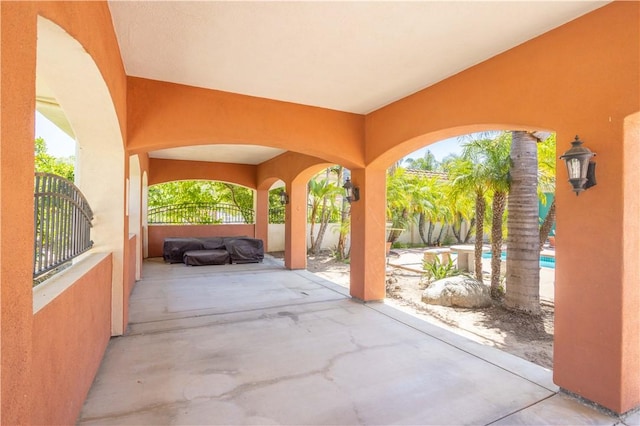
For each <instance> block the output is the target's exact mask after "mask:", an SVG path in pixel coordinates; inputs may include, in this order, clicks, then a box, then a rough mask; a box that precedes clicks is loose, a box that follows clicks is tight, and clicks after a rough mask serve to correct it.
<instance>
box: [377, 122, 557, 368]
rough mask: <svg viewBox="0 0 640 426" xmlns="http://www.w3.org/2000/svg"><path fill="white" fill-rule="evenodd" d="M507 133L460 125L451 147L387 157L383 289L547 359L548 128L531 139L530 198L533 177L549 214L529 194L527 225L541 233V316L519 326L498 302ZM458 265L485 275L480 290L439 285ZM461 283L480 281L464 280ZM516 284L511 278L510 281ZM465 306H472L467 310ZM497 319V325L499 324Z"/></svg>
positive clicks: (493, 340)
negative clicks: (438, 152) (530, 220)
mask: <svg viewBox="0 0 640 426" xmlns="http://www.w3.org/2000/svg"><path fill="white" fill-rule="evenodd" d="M511 136H512V133H511V132H499V131H489V132H480V133H474V134H471V135H461V136H458V137H455V138H452V140H454V141H457V144H455V145H456V146H455V147H454V148H451V153H452V155H449V156H446V155H445V156H441V157H440V158H439V159H438V158H435V156H433V155H432V154H431V153H430V152H429V148H430V147H431V146H436V147H437V144H435V145H427V146H426V147H425V148H424V150H423V151H422V152H421V154H420V156H416V155H415V154H414V155H409V156H405V157H400V160H399V161H397V162H394V163H392V165H391V167H389V169H388V171H387V188H386V194H387V204H386V208H387V212H386V218H387V229H386V235H385V236H386V240H387V242H388V243H391V244H393V246H392V247H393V248H392V249H391V253H390V255H389V256H388V258H387V266H388V267H387V274H386V277H387V278H386V292H387V297H389V298H391V299H392V300H395V301H398V302H399V303H401V304H405V305H406V306H410V307H413V308H416V309H417V310H418V312H421V313H422V314H425V313H428V314H429V315H430V316H431V320H435V321H438V322H440V323H441V325H444V326H451V324H457V325H456V326H455V328H458V331H460V332H462V333H463V334H464V333H471V334H472V335H473V334H475V335H476V336H478V335H480V336H482V334H483V333H485V335H484V337H481V338H480V340H481V341H483V342H484V343H488V344H490V345H493V346H496V347H499V348H503V349H505V350H512V351H514V353H515V354H517V355H519V356H521V357H524V358H527V359H529V360H531V361H533V362H537V363H539V364H541V365H543V366H545V367H548V368H550V367H552V351H553V348H552V342H553V292H554V280H555V274H554V269H551V268H548V267H549V266H551V267H555V256H554V252H553V247H551V245H550V242H549V240H548V236H549V229H546V228H547V227H546V226H543V225H545V224H551V225H552V224H553V219H554V209H555V207H553V199H552V195H553V194H554V192H555V165H556V159H557V154H556V148H555V134H552V135H548V134H546V135H544V140H541V141H538V140H537V139H536V140H535V141H534V142H533V147H534V153H535V154H536V157H537V162H536V163H534V165H535V168H534V170H533V176H534V177H535V178H536V180H535V181H534V182H533V187H532V188H533V194H534V195H533V198H534V199H538V197H536V196H535V193H536V187H537V190H538V193H539V195H540V197H539V198H540V201H539V202H538V203H539V205H543V206H548V207H550V208H548V209H547V210H548V211H550V212H551V214H545V215H540V214H539V209H538V207H539V206H538V204H536V206H535V207H536V212H535V213H536V216H535V222H534V224H533V225H532V228H531V230H530V232H531V233H535V237H536V240H537V241H538V244H536V249H535V251H534V255H535V256H536V259H538V258H541V259H543V260H545V261H547V262H548V263H547V262H542V263H541V264H540V265H541V266H538V263H537V261H536V264H535V265H536V266H535V268H536V269H537V271H538V272H539V274H540V275H539V281H538V284H537V285H538V287H537V288H536V297H537V299H536V305H538V306H539V308H538V312H537V314H540V316H538V317H535V320H534V317H532V318H531V320H530V321H528V323H527V321H523V325H521V326H520V327H513V325H512V324H510V323H513V322H514V318H515V319H517V318H518V315H519V314H516V313H513V312H512V311H511V310H513V309H514V307H509V308H510V310H506V309H504V305H505V304H507V303H508V299H507V298H508V292H509V285H508V277H507V275H508V271H507V266H506V265H507V262H506V261H505V259H506V258H507V257H508V252H509V251H508V250H507V247H508V241H507V239H508V232H507V229H508V221H507V217H508V213H509V209H508V195H509V191H510V188H511V183H512V179H513V175H514V171H513V166H512V165H513V162H514V160H513V158H512V155H513V153H512V154H511V156H510V152H511V148H512V140H511ZM414 142H415V141H414ZM536 147H537V149H536ZM425 150H426V151H425ZM401 155H402V154H401ZM545 193H546V194H545ZM545 219H546V220H545ZM477 235H480V237H479V238H478V237H477ZM540 249H542V251H540ZM514 250H517V249H515V248H514ZM514 252H515V251H514ZM492 253H496V255H492ZM501 254H502V256H501ZM460 275H467V276H469V277H472V278H475V280H474V281H473V282H475V283H482V285H481V287H478V288H479V290H474V291H479V292H480V295H481V296H482V297H479V296H478V295H475V294H472V295H473V297H469V298H468V300H463V299H464V298H462V297H460V296H459V295H458V294H455V295H454V296H453V297H452V296H451V293H450V292H451V291H457V292H461V291H465V292H468V291H469V289H468V288H465V287H464V286H463V287H461V289H456V288H455V287H450V288H449V287H445V286H444V284H443V283H442V282H440V281H439V280H442V279H444V280H445V281H447V280H450V281H452V284H447V285H454V284H455V286H460V285H461V284H460V283H459V282H458V281H466V278H462V277H460ZM456 276H457V278H452V277H456ZM492 284H493V285H495V288H496V289H497V292H496V293H493V292H492ZM465 285H466V286H472V287H474V288H476V287H477V284H472V282H471V281H469V284H465ZM516 286H517V283H514V284H513V285H512V288H514V287H516ZM452 288H454V290H451V289H452ZM505 292H506V293H507V294H506V295H505ZM492 293H493V300H492V297H491V295H492ZM436 294H437V296H435V295H436ZM505 297H507V298H505ZM540 299H542V300H540ZM445 306H447V307H445ZM470 307H477V308H478V309H477V310H476V311H475V312H473V314H472V315H471V314H470V313H471V312H472V310H469V309H468V308H470ZM461 308H464V309H462V310H461ZM524 318H526V317H524ZM501 327H502V328H503V330H502V331H501V332H499V333H496V330H497V329H500V328H501Z"/></svg>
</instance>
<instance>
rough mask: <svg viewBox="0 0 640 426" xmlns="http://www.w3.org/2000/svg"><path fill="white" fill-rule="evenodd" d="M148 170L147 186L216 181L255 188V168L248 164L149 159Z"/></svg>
mask: <svg viewBox="0 0 640 426" xmlns="http://www.w3.org/2000/svg"><path fill="white" fill-rule="evenodd" d="M214 149H215V148H214ZM149 170H150V172H149V185H155V184H158V183H164V182H171V181H174V180H216V181H221V182H229V183H233V184H237V185H242V186H246V187H247V188H256V166H253V165H249V164H230V163H210V162H206V161H180V160H164V159H159V158H151V159H149Z"/></svg>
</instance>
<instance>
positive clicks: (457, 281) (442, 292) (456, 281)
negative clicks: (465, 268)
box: [422, 275, 491, 308]
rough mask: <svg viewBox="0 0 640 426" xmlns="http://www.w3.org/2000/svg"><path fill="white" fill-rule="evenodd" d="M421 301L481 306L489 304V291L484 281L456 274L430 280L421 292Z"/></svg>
mask: <svg viewBox="0 0 640 426" xmlns="http://www.w3.org/2000/svg"><path fill="white" fill-rule="evenodd" d="M422 301H423V302H424V303H429V304H431V305H442V306H456V307H460V308H483V307H486V306H489V305H490V304H491V292H490V289H489V286H487V285H485V284H484V283H481V282H478V281H477V280H475V279H474V278H471V277H468V276H465V275H458V276H455V277H449V278H444V279H441V280H438V281H434V282H432V283H431V284H430V285H429V287H427V289H426V290H425V291H424V292H423V293H422Z"/></svg>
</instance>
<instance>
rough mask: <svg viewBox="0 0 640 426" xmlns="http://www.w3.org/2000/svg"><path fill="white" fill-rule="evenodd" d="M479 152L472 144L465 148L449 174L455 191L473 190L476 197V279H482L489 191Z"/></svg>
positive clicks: (452, 164)
mask: <svg viewBox="0 0 640 426" xmlns="http://www.w3.org/2000/svg"><path fill="white" fill-rule="evenodd" d="M477 154H478V153H477V152H476V151H475V150H474V149H472V147H470V146H468V145H467V146H465V147H464V148H463V153H462V157H461V158H460V160H458V161H453V162H452V163H451V164H450V165H449V176H450V178H451V179H452V181H453V183H452V185H453V190H454V192H473V194H474V197H475V225H476V226H475V229H476V231H475V233H476V240H475V262H474V266H475V273H476V279H477V280H478V281H482V237H483V235H484V214H485V210H486V200H485V196H486V193H487V185H486V174H485V173H486V170H485V168H484V166H483V164H482V162H481V161H479V158H477Z"/></svg>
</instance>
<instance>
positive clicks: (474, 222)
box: [462, 217, 476, 244]
mask: <svg viewBox="0 0 640 426" xmlns="http://www.w3.org/2000/svg"><path fill="white" fill-rule="evenodd" d="M475 224H476V218H475V217H474V218H471V221H470V222H469V228H468V229H467V235H465V236H464V240H463V241H462V243H463V244H469V240H470V239H471V230H472V229H473V227H474V226H475Z"/></svg>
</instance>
